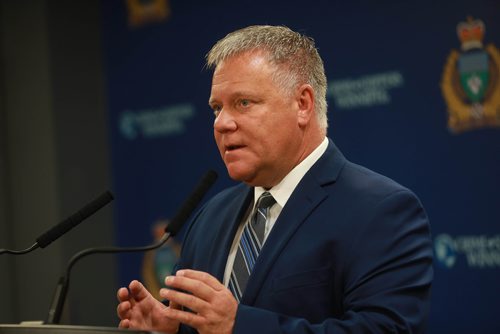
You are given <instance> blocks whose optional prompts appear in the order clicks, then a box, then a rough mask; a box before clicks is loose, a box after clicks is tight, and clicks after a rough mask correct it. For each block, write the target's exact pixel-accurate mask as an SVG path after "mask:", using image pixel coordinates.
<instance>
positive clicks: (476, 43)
mask: <svg viewBox="0 0 500 334" xmlns="http://www.w3.org/2000/svg"><path fill="white" fill-rule="evenodd" d="M485 31H486V27H485V24H484V22H483V21H481V20H478V19H473V18H470V17H469V18H468V19H467V21H465V22H460V23H459V24H458V25H457V35H458V38H459V40H460V42H461V50H460V51H457V50H455V49H453V50H451V52H450V54H449V56H448V59H447V61H446V65H445V67H444V71H443V77H442V81H441V90H442V93H443V97H444V99H445V102H446V105H447V107H448V128H449V130H450V131H451V132H453V133H460V132H464V131H468V130H473V129H478V128H483V127H498V126H500V51H499V49H498V48H496V47H495V45H493V44H492V43H490V44H488V45H486V47H484V46H483V39H484V35H485Z"/></svg>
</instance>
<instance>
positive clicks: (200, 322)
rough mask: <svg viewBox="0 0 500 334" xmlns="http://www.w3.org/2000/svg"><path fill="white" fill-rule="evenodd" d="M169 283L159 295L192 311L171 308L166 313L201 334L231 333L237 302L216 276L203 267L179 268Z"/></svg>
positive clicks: (167, 279) (167, 281)
mask: <svg viewBox="0 0 500 334" xmlns="http://www.w3.org/2000/svg"><path fill="white" fill-rule="evenodd" d="M165 284H166V285H167V287H171V288H175V289H180V290H184V291H186V292H187V293H186V292H180V291H176V290H172V289H169V288H165V289H161V290H160V296H162V297H163V298H165V299H168V300H169V301H170V302H174V303H175V304H178V305H181V306H184V307H187V308H189V309H190V310H192V312H189V311H184V310H179V309H173V308H170V309H168V310H166V311H165V314H166V315H167V316H168V317H169V318H170V319H175V320H177V321H180V322H182V323H184V324H186V325H189V326H191V327H193V328H196V330H198V332H199V333H200V334H230V333H232V331H233V326H234V320H235V318H236V311H237V309H238V302H237V301H236V299H235V298H234V297H233V295H232V294H231V291H229V290H228V289H227V288H226V287H225V286H224V285H223V284H221V283H220V282H219V281H218V280H217V279H216V278H215V277H213V276H211V275H210V274H207V273H205V272H201V271H195V270H180V271H178V272H177V274H176V276H169V277H167V278H166V279H165Z"/></svg>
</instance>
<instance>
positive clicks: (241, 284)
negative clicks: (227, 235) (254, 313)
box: [229, 191, 276, 302]
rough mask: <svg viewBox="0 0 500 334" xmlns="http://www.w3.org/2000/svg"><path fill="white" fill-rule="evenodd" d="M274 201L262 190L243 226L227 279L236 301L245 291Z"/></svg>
mask: <svg viewBox="0 0 500 334" xmlns="http://www.w3.org/2000/svg"><path fill="white" fill-rule="evenodd" d="M274 203H276V200H275V199H274V198H273V196H272V195H271V194H270V193H269V192H267V191H266V192H264V193H263V194H262V195H261V196H260V197H259V200H258V201H257V205H256V210H255V211H254V214H253V216H252V218H251V219H250V221H249V222H248V223H247V224H246V225H245V227H244V228H243V233H242V234H241V239H240V243H239V245H238V252H237V253H236V257H235V259H234V265H233V270H232V271H231V278H230V279H229V290H231V292H232V293H233V295H234V297H235V298H236V300H237V301H238V302H240V299H241V296H242V295H243V291H245V287H246V286H247V282H248V278H249V277H250V273H251V272H252V269H253V267H254V265H255V262H256V261H257V257H258V256H259V253H260V250H261V249H262V245H263V243H264V232H265V229H266V221H267V220H268V218H269V209H270V208H271V206H273V205H274Z"/></svg>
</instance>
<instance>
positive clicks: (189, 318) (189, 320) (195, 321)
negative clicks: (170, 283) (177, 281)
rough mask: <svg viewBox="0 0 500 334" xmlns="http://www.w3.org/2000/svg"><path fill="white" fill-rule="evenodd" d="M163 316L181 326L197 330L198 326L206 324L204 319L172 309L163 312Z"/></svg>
mask: <svg viewBox="0 0 500 334" xmlns="http://www.w3.org/2000/svg"><path fill="white" fill-rule="evenodd" d="M174 292H175V291H174ZM165 315H166V316H167V317H168V318H170V319H174V320H177V321H180V322H182V323H183V324H186V325H188V326H191V327H194V328H199V327H200V326H202V325H204V324H206V322H207V320H206V319H205V318H204V317H202V316H200V315H198V314H195V313H192V312H187V311H182V310H177V309H173V308H169V309H168V310H167V311H165Z"/></svg>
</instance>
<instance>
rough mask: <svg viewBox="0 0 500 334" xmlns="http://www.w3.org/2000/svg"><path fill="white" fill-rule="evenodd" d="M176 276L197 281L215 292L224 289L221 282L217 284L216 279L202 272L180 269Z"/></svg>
mask: <svg viewBox="0 0 500 334" xmlns="http://www.w3.org/2000/svg"><path fill="white" fill-rule="evenodd" d="M176 276H181V277H188V278H191V279H194V280H197V281H201V282H203V283H205V284H206V285H208V286H209V287H211V288H212V289H214V290H216V291H220V290H222V289H224V288H225V286H224V285H223V284H222V283H221V282H219V280H218V279H217V278H215V277H214V276H212V275H210V274H209V273H206V272H204V271H198V270H192V269H182V270H179V271H178V272H177V273H176Z"/></svg>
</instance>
